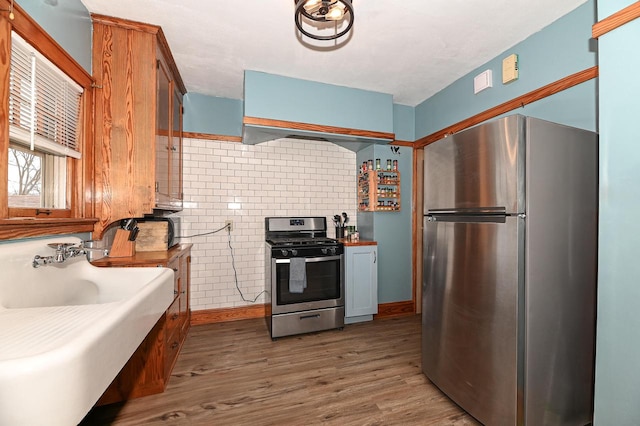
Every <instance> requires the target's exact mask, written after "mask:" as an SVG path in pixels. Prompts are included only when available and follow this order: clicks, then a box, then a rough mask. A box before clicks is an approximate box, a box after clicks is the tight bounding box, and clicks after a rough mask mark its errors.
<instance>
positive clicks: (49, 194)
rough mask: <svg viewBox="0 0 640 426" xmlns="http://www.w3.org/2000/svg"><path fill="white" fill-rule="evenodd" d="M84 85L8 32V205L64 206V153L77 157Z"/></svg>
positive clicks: (64, 207)
mask: <svg viewBox="0 0 640 426" xmlns="http://www.w3.org/2000/svg"><path fill="white" fill-rule="evenodd" d="M81 96H82V88H81V87H80V86H78V85H77V84H76V83H75V82H73V80H71V79H70V78H69V77H67V76H66V75H65V74H64V73H63V72H62V71H60V70H59V69H58V67H56V66H55V65H53V64H52V63H51V62H50V61H48V60H47V59H46V58H44V57H43V56H42V55H41V54H40V53H39V52H37V51H36V49H34V48H33V47H32V46H31V45H29V44H28V43H27V42H26V41H24V40H23V39H22V38H21V37H20V36H18V35H17V34H15V33H13V32H12V34H11V68H10V77H9V139H10V145H9V166H8V204H9V208H36V209H68V208H69V207H70V206H69V197H68V196H67V157H70V158H75V159H79V158H81V154H80V152H79V151H78V150H77V148H78V141H79V139H80V137H79V136H80V135H79V132H78V128H79V125H78V124H79V120H80V106H81Z"/></svg>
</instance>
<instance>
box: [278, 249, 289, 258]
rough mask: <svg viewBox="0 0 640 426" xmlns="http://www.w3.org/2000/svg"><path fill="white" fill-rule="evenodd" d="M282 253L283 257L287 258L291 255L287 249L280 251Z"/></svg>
mask: <svg viewBox="0 0 640 426" xmlns="http://www.w3.org/2000/svg"><path fill="white" fill-rule="evenodd" d="M280 253H282V255H283V256H286V255H288V254H289V251H288V250H285V249H280Z"/></svg>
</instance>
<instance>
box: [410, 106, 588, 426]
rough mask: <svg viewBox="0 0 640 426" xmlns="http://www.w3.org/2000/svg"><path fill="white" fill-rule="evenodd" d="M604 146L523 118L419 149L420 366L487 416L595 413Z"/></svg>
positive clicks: (520, 420) (579, 418) (503, 419)
mask: <svg viewBox="0 0 640 426" xmlns="http://www.w3.org/2000/svg"><path fill="white" fill-rule="evenodd" d="M597 156H598V153H597V136H596V134H594V133H592V132H588V131H585V130H580V129H575V128H571V127H567V126H563V125H559V124H555V123H550V122H546V121H542V120H539V119H535V118H531V117H524V116H521V115H512V116H508V117H505V118H501V119H497V120H494V121H491V122H488V123H485V124H482V125H479V126H476V127H473V128H470V129H467V130H465V131H462V132H460V133H457V134H454V135H452V136H449V137H446V138H444V139H442V140H440V141H438V142H435V143H433V144H431V145H428V146H427V147H425V152H424V158H425V160H424V161H425V164H424V166H425V173H424V179H425V182H424V188H425V194H424V211H425V217H424V240H423V241H424V250H423V253H424V282H423V300H422V303H423V304H422V369H423V372H424V373H425V374H426V375H427V377H428V378H429V379H430V380H431V381H432V382H433V383H434V384H435V385H436V386H438V387H439V388H440V389H441V390H442V391H443V392H444V393H445V394H447V395H448V396H449V397H450V398H451V399H452V400H453V401H455V402H456V403H457V404H458V405H460V406H461V407H462V408H463V409H464V410H465V411H467V412H468V413H469V414H471V415H472V416H473V417H475V418H476V419H477V420H479V421H480V422H482V423H484V424H485V425H500V426H502V425H522V424H524V425H529V426H539V425H584V424H587V423H589V422H590V421H591V419H592V401H593V398H592V395H593V377H594V373H593V371H594V342H595V340H594V339H595V312H596V255H597V251H596V244H597V241H596V237H597V176H598V173H597Z"/></svg>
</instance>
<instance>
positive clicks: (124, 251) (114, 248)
mask: <svg viewBox="0 0 640 426" xmlns="http://www.w3.org/2000/svg"><path fill="white" fill-rule="evenodd" d="M129 235H131V231H127V230H125V229H118V230H116V235H115V237H114V238H113V244H112V245H111V250H110V251H109V257H130V256H133V255H134V254H136V242H135V241H129Z"/></svg>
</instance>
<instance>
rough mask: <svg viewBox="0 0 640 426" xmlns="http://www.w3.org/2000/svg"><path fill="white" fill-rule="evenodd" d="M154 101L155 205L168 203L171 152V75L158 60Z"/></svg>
mask: <svg viewBox="0 0 640 426" xmlns="http://www.w3.org/2000/svg"><path fill="white" fill-rule="evenodd" d="M157 64H158V69H157V76H158V89H157V90H158V92H157V101H156V102H157V103H156V120H157V121H156V206H167V205H168V204H169V198H170V197H169V192H170V190H169V157H170V153H171V146H170V144H171V140H170V137H169V136H170V135H169V132H170V129H171V111H170V109H169V108H170V105H171V97H172V93H171V76H170V74H169V70H168V69H167V67H166V65H165V63H164V62H163V61H161V60H158V62H157Z"/></svg>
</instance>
